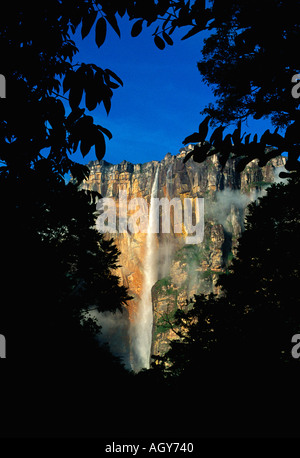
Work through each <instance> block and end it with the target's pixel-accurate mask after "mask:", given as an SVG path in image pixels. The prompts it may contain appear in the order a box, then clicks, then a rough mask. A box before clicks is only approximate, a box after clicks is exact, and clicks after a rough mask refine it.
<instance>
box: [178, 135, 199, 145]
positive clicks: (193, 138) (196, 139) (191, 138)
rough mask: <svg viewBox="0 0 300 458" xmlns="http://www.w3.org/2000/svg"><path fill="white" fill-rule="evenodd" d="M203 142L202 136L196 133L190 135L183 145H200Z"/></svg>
mask: <svg viewBox="0 0 300 458" xmlns="http://www.w3.org/2000/svg"><path fill="white" fill-rule="evenodd" d="M200 141H201V136H200V134H199V132H194V133H193V134H191V135H188V136H187V137H186V138H185V139H184V140H183V142H182V143H183V144H184V145H186V144H187V143H199V142H200Z"/></svg>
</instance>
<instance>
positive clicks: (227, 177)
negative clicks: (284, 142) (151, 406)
mask: <svg viewBox="0 0 300 458" xmlns="http://www.w3.org/2000/svg"><path fill="white" fill-rule="evenodd" d="M190 148H191V146H188V147H186V148H183V149H182V150H181V151H180V153H179V154H178V155H176V156H172V155H171V154H170V153H168V154H167V155H166V156H165V157H164V159H163V160H162V161H161V162H160V163H158V162H157V161H152V162H148V163H145V164H131V163H128V162H126V161H123V162H121V163H120V164H117V165H112V164H109V163H108V162H106V161H100V162H99V161H95V162H90V163H89V164H88V166H89V168H90V176H89V178H88V180H86V181H85V182H84V183H83V187H84V188H86V189H89V190H94V191H98V192H99V193H100V194H101V195H102V196H103V197H111V198H113V199H114V201H115V204H116V214H117V224H116V228H117V232H116V233H115V234H110V235H109V236H110V237H111V236H112V237H113V238H114V240H115V243H116V245H117V247H118V248H119V250H120V252H121V254H120V258H119V264H120V267H119V269H118V274H119V276H120V278H121V282H122V283H123V284H124V285H126V286H127V287H128V288H129V293H130V294H131V295H132V296H133V299H132V300H131V301H130V303H129V305H128V340H127V341H126V342H125V341H124V340H123V342H122V343H121V345H123V346H127V347H128V355H129V356H128V359H129V361H130V364H131V367H133V368H135V367H136V365H137V363H136V361H137V359H138V356H137V354H138V352H139V349H138V348H136V345H137V344H136V341H135V338H134V336H135V329H136V327H137V326H139V322H138V317H139V308H140V307H141V300H142V297H143V293H144V291H143V288H144V285H145V275H146V273H145V259H146V256H147V243H146V241H147V233H146V231H144V233H141V232H137V233H130V232H128V231H124V233H119V231H118V227H119V226H118V224H119V217H120V215H123V213H122V211H124V208H122V209H120V205H121V203H120V202H121V201H120V191H123V192H124V191H126V194H124V193H123V196H124V195H126V199H127V204H128V203H129V202H130V201H132V199H134V198H140V197H142V198H144V199H145V200H146V202H147V203H148V205H149V204H150V197H151V192H152V190H153V184H154V178H155V173H156V170H157V168H159V170H158V178H157V179H158V183H157V197H158V198H163V197H166V198H167V199H168V200H169V201H171V199H173V198H179V199H180V201H181V202H182V208H183V209H184V199H188V198H190V199H193V203H194V202H195V199H196V198H204V238H203V241H202V242H201V243H196V244H187V243H186V236H187V235H188V234H187V231H186V227H185V226H184V224H182V225H181V228H178V227H174V218H173V216H174V210H173V208H172V206H171V224H170V231H169V233H162V232H159V233H158V234H155V235H154V237H153V238H152V242H151V244H152V245H153V246H154V250H153V254H152V263H153V269H155V270H156V272H155V275H154V278H157V279H158V281H157V282H156V283H155V284H154V285H153V286H152V310H153V332H152V335H153V339H152V348H151V352H152V353H154V354H163V353H164V352H165V351H166V350H167V349H168V343H169V340H170V339H173V338H176V334H175V333H174V332H173V331H172V330H171V329H170V326H168V325H167V323H165V322H164V320H163V316H164V313H167V314H168V315H169V317H170V318H172V316H173V315H174V312H175V310H176V309H177V308H178V307H182V306H184V304H185V303H186V301H187V300H188V299H189V298H190V297H192V296H193V295H194V294H199V293H209V292H215V293H218V292H219V291H218V289H217V287H216V282H217V279H218V276H219V274H220V272H224V271H225V270H226V269H227V267H228V264H229V263H230V260H231V259H232V257H233V256H234V255H235V252H236V247H237V241H238V238H239V236H240V235H241V233H242V231H243V227H244V219H245V211H246V210H245V209H246V206H247V205H248V204H249V203H250V202H251V201H253V200H254V199H255V198H258V197H260V196H261V195H263V193H264V192H265V191H264V189H265V188H266V187H267V186H268V185H270V184H271V183H272V182H274V181H276V180H278V174H279V171H280V170H281V169H282V168H283V167H284V163H285V159H284V158H282V157H278V158H275V159H272V160H271V161H269V162H268V164H267V165H266V166H265V167H263V168H260V167H258V164H257V162H256V161H253V162H251V163H250V164H248V166H247V167H246V169H245V170H244V171H243V172H242V173H238V172H237V171H236V164H237V160H230V161H229V162H228V163H227V165H226V166H225V168H224V169H223V170H222V167H221V165H220V163H219V160H218V157H217V156H216V155H215V156H212V157H210V158H208V159H207V160H206V161H205V162H203V163H201V164H199V163H196V162H194V161H193V160H189V161H187V162H186V163H185V164H184V163H183V158H184V157H185V155H186V153H187V152H188V151H189V150H190ZM122 202H123V204H124V201H122ZM123 204H122V205H123ZM127 208H128V205H127ZM137 208H138V207H135V208H133V207H132V209H131V210H130V209H129V210H127V217H128V218H130V216H131V215H133V214H134V212H135V211H136V210H137ZM193 208H194V207H193ZM120 210H121V213H120ZM193 216H195V215H193ZM160 229H161V226H160ZM178 229H180V231H179V232H178ZM148 249H149V247H148ZM147 365H149V363H147V364H146V366H147Z"/></svg>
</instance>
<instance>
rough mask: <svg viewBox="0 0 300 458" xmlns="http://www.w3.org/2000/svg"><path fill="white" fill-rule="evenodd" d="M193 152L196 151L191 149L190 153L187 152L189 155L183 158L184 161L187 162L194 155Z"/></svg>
mask: <svg viewBox="0 0 300 458" xmlns="http://www.w3.org/2000/svg"><path fill="white" fill-rule="evenodd" d="M193 154H194V151H190V152H189V153H187V155H186V156H185V158H184V159H183V163H184V164H185V163H186V162H187V161H188V160H189V159H190V158H191V157H192V156H193Z"/></svg>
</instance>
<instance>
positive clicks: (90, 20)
mask: <svg viewBox="0 0 300 458" xmlns="http://www.w3.org/2000/svg"><path fill="white" fill-rule="evenodd" d="M96 17H97V11H95V10H94V9H93V10H92V11H91V12H90V13H89V14H87V15H86V16H84V17H83V19H82V27H81V37H82V38H85V37H86V36H87V35H88V34H89V33H90V30H91V28H92V27H93V24H94V22H95V19H96Z"/></svg>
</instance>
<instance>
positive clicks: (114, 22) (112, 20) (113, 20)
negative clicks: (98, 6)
mask: <svg viewBox="0 0 300 458" xmlns="http://www.w3.org/2000/svg"><path fill="white" fill-rule="evenodd" d="M106 19H107V21H108V22H109V24H110V25H111V26H112V28H113V29H114V31H115V32H116V34H117V35H118V36H119V37H120V38H121V32H120V29H119V26H118V22H117V19H116V17H115V16H114V15H109V16H106Z"/></svg>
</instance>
